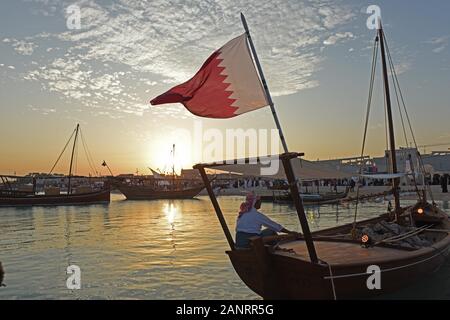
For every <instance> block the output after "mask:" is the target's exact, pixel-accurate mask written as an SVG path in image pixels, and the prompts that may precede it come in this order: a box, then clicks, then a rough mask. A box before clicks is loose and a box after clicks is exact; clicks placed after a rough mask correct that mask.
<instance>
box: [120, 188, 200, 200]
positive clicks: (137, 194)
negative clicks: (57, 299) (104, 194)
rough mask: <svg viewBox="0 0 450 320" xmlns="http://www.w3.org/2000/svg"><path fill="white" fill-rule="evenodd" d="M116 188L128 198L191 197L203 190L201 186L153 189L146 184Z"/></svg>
mask: <svg viewBox="0 0 450 320" xmlns="http://www.w3.org/2000/svg"><path fill="white" fill-rule="evenodd" d="M116 187H117V189H119V190H120V192H122V193H123V195H124V196H125V197H126V198H127V199H128V200H157V199H192V198H194V197H195V196H196V195H198V194H199V193H200V191H202V190H203V188H204V187H203V186H199V187H195V188H189V189H183V190H164V191H162V190H155V189H154V188H152V187H147V186H126V185H117V186H116Z"/></svg>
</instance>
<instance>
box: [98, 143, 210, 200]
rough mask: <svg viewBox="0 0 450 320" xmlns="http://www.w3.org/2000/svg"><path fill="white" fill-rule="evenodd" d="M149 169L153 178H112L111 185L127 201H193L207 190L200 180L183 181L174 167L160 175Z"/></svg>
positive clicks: (173, 150)
mask: <svg viewBox="0 0 450 320" xmlns="http://www.w3.org/2000/svg"><path fill="white" fill-rule="evenodd" d="M174 155H175V144H174V145H173V146H172V156H173V157H174ZM104 166H107V164H106V162H104ZM149 169H150V170H151V172H152V174H153V176H151V177H148V176H147V177H143V176H132V177H120V176H116V177H114V176H112V177H111V178H110V181H111V184H112V186H113V187H114V188H117V189H118V190H119V191H120V192H121V193H122V194H123V195H124V196H125V197H126V198H127V200H158V199H192V198H194V197H195V196H197V195H198V194H199V193H200V192H201V191H202V190H203V189H204V188H205V187H204V185H203V182H202V181H201V180H199V179H183V178H180V177H179V176H177V175H176V174H175V166H174V165H172V173H171V174H160V173H158V172H156V171H154V170H153V169H151V168H149ZM110 172H111V171H110ZM111 174H112V172H111Z"/></svg>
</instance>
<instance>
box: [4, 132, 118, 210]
mask: <svg viewBox="0 0 450 320" xmlns="http://www.w3.org/2000/svg"><path fill="white" fill-rule="evenodd" d="M79 132H80V126H79V125H77V126H76V128H75V130H74V131H73V133H72V135H71V136H70V138H69V141H67V143H66V145H65V147H64V149H63V151H62V152H61V154H60V155H59V157H58V159H57V160H56V163H55V164H54V165H53V168H52V169H51V170H50V173H49V175H48V176H47V177H18V176H10V175H0V182H1V183H0V206H56V205H88V204H97V203H107V202H109V201H110V189H109V184H108V182H107V181H102V183H101V184H102V186H100V187H98V186H97V187H94V188H92V187H91V186H78V187H74V186H73V180H74V179H75V178H82V179H85V180H90V178H87V177H75V176H73V174H72V169H73V163H74V154H75V150H76V146H77V141H78V135H79ZM72 138H74V142H73V147H72V155H71V158H70V167H69V175H68V176H67V178H66V177H60V178H61V179H64V180H65V179H67V191H66V192H65V193H62V192H61V190H60V189H61V188H59V187H54V186H52V187H50V188H47V189H45V191H44V193H38V192H37V190H36V183H37V180H44V181H45V180H48V179H55V177H54V176H51V173H52V172H53V169H54V168H55V166H56V164H57V163H58V161H59V160H60V158H61V156H62V154H63V153H64V151H65V149H66V147H67V146H68V145H69V143H70V141H71V140H72ZM83 145H84V147H86V145H85V142H84V141H83ZM21 179H23V180H27V179H31V181H32V183H31V184H29V185H27V186H26V187H27V188H25V189H21V187H20V186H18V184H17V181H18V180H21ZM13 180H14V181H15V182H13Z"/></svg>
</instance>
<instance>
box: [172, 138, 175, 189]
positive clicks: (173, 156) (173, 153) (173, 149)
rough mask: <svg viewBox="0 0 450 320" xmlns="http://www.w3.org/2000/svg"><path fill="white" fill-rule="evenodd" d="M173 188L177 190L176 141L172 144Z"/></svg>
mask: <svg viewBox="0 0 450 320" xmlns="http://www.w3.org/2000/svg"><path fill="white" fill-rule="evenodd" d="M172 189H173V190H175V143H174V144H173V145H172Z"/></svg>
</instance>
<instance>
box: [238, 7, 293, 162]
mask: <svg viewBox="0 0 450 320" xmlns="http://www.w3.org/2000/svg"><path fill="white" fill-rule="evenodd" d="M241 20H242V24H243V25H244V29H245V33H246V34H247V39H248V43H249V44H250V50H251V51H252V54H253V59H254V60H255V64H256V68H257V69H258V73H259V76H260V78H261V82H262V85H263V88H264V92H265V93H266V98H267V101H268V102H269V106H270V110H271V111H272V116H273V119H274V120H275V125H276V126H277V129H278V134H279V135H280V140H281V144H282V145H283V150H284V152H285V153H288V152H289V150H288V147H287V143H286V140H285V139H284V135H283V130H281V125H280V121H279V120H278V115H277V112H276V111H275V105H274V103H273V100H272V96H271V95H270V91H269V87H268V86H267V82H266V78H265V77H264V73H263V70H262V67H261V63H260V62H259V59H258V55H257V54H256V49H255V46H254V45H253V40H252V37H251V35H250V30H249V29H248V25H247V21H246V20H245V16H244V14H243V13H242V12H241Z"/></svg>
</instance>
